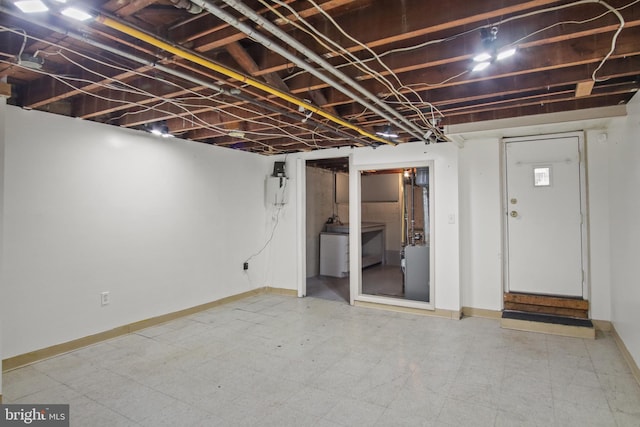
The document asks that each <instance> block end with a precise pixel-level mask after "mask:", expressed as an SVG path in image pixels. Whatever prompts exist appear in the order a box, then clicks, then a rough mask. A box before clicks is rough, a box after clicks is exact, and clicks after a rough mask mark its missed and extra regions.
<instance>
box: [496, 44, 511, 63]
mask: <svg viewBox="0 0 640 427" xmlns="http://www.w3.org/2000/svg"><path fill="white" fill-rule="evenodd" d="M515 53H516V48H515V47H512V48H510V49H507V50H503V51H502V52H498V56H496V59H497V60H498V61H500V60H502V59H505V58H508V57H510V56H513V55H515Z"/></svg>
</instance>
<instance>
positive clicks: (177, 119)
mask: <svg viewBox="0 0 640 427" xmlns="http://www.w3.org/2000/svg"><path fill="white" fill-rule="evenodd" d="M42 1H43V3H45V4H46V5H47V6H48V8H49V10H48V11H46V12H39V13H32V14H26V13H23V12H22V11H20V9H19V8H18V7H16V5H15V4H14V3H15V1H12V0H0V4H1V7H0V13H1V21H0V25H1V26H0V28H1V29H2V32H0V37H1V40H2V41H1V42H0V77H2V78H3V79H6V82H7V83H9V84H10V85H11V97H10V98H9V101H8V102H9V104H12V105H17V106H20V107H24V108H30V109H37V110H42V111H48V112H51V113H56V114H62V115H66V116H71V117H80V118H83V119H86V120H93V121H97V122H101V123H107V124H111V125H114V126H122V127H127V128H134V129H140V130H149V131H150V130H152V129H156V130H158V129H160V130H161V131H162V132H169V133H170V134H171V135H174V136H179V137H181V138H185V139H190V140H193V141H199V142H202V143H207V144H212V145H219V146H223V147H229V148H233V149H240V150H246V151H252V152H256V153H262V154H277V153H289V152H297V151H306V150H315V149H321V148H329V147H339V146H367V145H373V146H377V145H381V144H387V143H389V144H401V143H406V142H412V141H424V142H443V141H446V140H447V136H446V135H445V134H444V132H443V128H444V126H445V125H451V124H461V123H469V122H478V121H484V120H491V119H503V118H510V117H518V116H524V115H535V114H542V113H555V112H563V111H573V110H579V109H585V108H592V107H602V106H612V105H618V104H624V103H626V102H627V101H628V100H629V99H630V98H631V97H632V96H633V94H634V93H635V91H636V90H637V89H638V86H639V76H640V56H639V53H640V28H639V25H638V24H639V23H640V1H631V0H610V1H608V2H604V1H596V0H594V1H552V0H530V1H522V0H520V1H518V0H487V1H468V0H451V1H448V2H442V1H430V0H406V1H398V0H315V1H311V0H244V1H243V2H240V1H233V0H218V1H203V0H197V1H196V0H194V1H188V0H171V1H169V0H158V1H154V0H109V1H96V0H93V1H75V2H74V1H71V0H67V2H66V3H65V4H62V3H61V2H58V1H53V0H42ZM68 6H76V7H78V8H84V9H85V10H87V11H89V12H90V13H91V14H92V15H93V16H94V18H95V19H90V20H87V21H85V22H83V23H80V22H79V21H75V20H72V19H70V18H67V17H65V16H63V15H62V14H61V11H62V9H63V8H66V7H68ZM247 33H249V35H248V34H247ZM486 48H489V50H493V53H494V54H498V53H502V52H504V51H506V50H508V49H510V48H516V53H515V55H513V56H511V57H508V58H505V59H503V60H494V59H489V60H488V61H487V62H488V63H489V64H488V66H487V67H486V68H485V69H483V70H481V71H473V68H474V67H475V66H476V65H477V64H478V62H477V61H474V58H475V57H476V55H478V54H479V53H480V52H481V51H482V50H483V49H486ZM389 124H390V125H391V131H392V132H393V133H394V134H395V135H397V136H390V134H389V133H386V134H385V133H384V132H383V131H386V130H387V129H386V127H387V125H389ZM381 133H382V134H383V135H381Z"/></svg>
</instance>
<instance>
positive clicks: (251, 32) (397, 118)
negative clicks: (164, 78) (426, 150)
mask: <svg viewBox="0 0 640 427" xmlns="http://www.w3.org/2000/svg"><path fill="white" fill-rule="evenodd" d="M192 1H193V2H194V3H196V4H197V5H199V6H201V7H202V8H203V9H204V10H206V11H207V12H209V13H211V14H213V15H215V16H217V17H218V18H220V19H222V20H223V21H224V22H226V23H227V24H229V25H231V26H233V27H235V28H237V29H238V30H240V31H242V32H243V33H245V34H246V35H247V36H248V37H249V38H251V39H253V40H255V41H257V42H259V43H260V44H262V45H263V46H264V47H266V48H267V49H269V50H272V51H273V52H275V53H277V54H279V55H280V56H282V57H284V58H286V59H287V60H289V61H291V62H292V63H294V64H296V66H298V67H300V68H302V69H304V70H305V71H307V72H309V73H310V74H312V75H314V76H315V77H317V78H319V79H320V80H322V81H323V82H325V83H327V84H328V85H330V86H332V87H333V88H335V89H336V90H338V91H340V92H342V93H343V94H344V95H346V96H348V97H349V98H351V99H353V100H355V101H357V102H358V103H359V104H360V105H362V106H364V107H366V108H367V109H369V110H371V111H372V112H374V113H375V114H377V115H379V116H380V117H382V118H384V119H385V120H387V121H389V122H392V123H394V124H395V125H396V126H397V127H398V128H400V129H402V130H404V131H405V132H407V133H409V134H410V135H411V136H413V137H415V138H417V139H418V140H421V141H422V140H423V137H422V134H423V131H422V130H421V129H420V128H419V127H418V126H416V124H415V123H412V122H410V121H409V120H407V119H406V118H405V117H404V116H402V114H400V113H398V112H397V111H396V110H394V109H393V108H391V107H389V106H388V105H386V104H385V103H384V102H382V101H381V100H380V99H378V98H377V97H376V96H375V95H373V94H372V93H370V92H368V91H366V89H364V88H363V87H362V86H360V85H358V84H357V83H356V82H355V81H353V79H351V78H350V77H349V76H347V75H345V74H344V73H342V72H341V71H339V70H336V69H335V68H334V67H331V65H330V64H328V63H327V62H326V61H324V60H323V59H322V58H320V57H319V56H318V55H316V54H315V53H313V52H311V51H310V50H309V49H307V48H305V47H304V46H303V45H301V44H300V43H298V42H297V41H295V40H293V39H291V37H289V36H288V35H287V34H284V33H282V34H283V35H284V37H286V38H287V39H289V40H290V41H292V42H293V43H294V44H292V45H291V47H294V48H296V49H298V48H300V49H302V50H304V51H303V52H301V53H303V54H305V55H306V56H308V57H309V58H310V59H312V60H313V61H314V62H317V63H320V62H319V61H321V62H324V63H326V64H327V65H328V67H329V69H327V71H330V72H331V73H332V74H334V75H335V76H336V77H338V78H340V79H341V80H344V81H345V82H347V83H349V84H350V85H352V86H353V85H356V86H357V87H359V88H360V89H361V92H362V91H364V92H365V93H366V96H367V97H369V98H370V99H372V100H373V101H375V102H376V103H377V104H378V105H381V106H382V107H383V108H384V109H385V110H387V111H388V113H385V112H383V111H381V110H380V109H379V108H377V107H376V106H374V105H372V104H371V103H370V102H368V101H367V100H366V99H364V98H363V97H362V96H360V95H357V94H356V93H354V92H353V91H351V90H350V89H348V88H346V87H344V86H343V85H341V84H340V83H338V82H337V81H335V80H334V79H332V78H330V77H328V76H326V75H324V74H322V73H321V72H320V71H318V70H317V69H315V68H314V67H312V66H311V65H309V63H307V62H306V61H304V60H303V59H301V58H298V57H297V56H296V55H294V54H292V53H291V52H289V51H288V50H287V49H285V48H284V47H282V46H280V45H278V44H276V43H274V42H273V41H272V40H270V39H268V38H267V37H266V36H265V35H263V34H262V33H259V32H257V31H256V30H255V29H253V28H252V27H250V26H249V25H247V24H245V23H243V22H240V20H238V19H237V18H236V17H235V16H233V15H231V14H229V13H228V12H226V11H224V10H222V9H221V8H219V7H217V6H215V5H213V4H211V3H210V2H208V1H204V0H192ZM223 1H224V2H225V3H228V4H229V5H231V6H232V7H234V8H236V9H237V10H238V11H239V12H241V13H243V14H245V16H247V17H248V18H251V19H252V20H253V21H254V22H256V23H257V24H258V25H260V26H263V27H265V28H266V26H267V25H272V24H270V23H269V22H268V21H265V20H264V19H263V18H262V17H260V15H257V14H256V13H255V12H253V11H251V10H250V9H248V8H246V7H244V8H240V6H238V7H236V6H235V5H234V4H233V2H231V1H227V0H223ZM239 8H240V9H239ZM245 12H246V13H245ZM254 16H255V17H256V19H253V18H254ZM278 31H279V30H278ZM285 43H288V41H285ZM389 113H390V114H391V115H390V114H389ZM391 116H393V117H391Z"/></svg>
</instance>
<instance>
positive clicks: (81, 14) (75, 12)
mask: <svg viewBox="0 0 640 427" xmlns="http://www.w3.org/2000/svg"><path fill="white" fill-rule="evenodd" d="M60 13H62V14H63V15H64V16H66V17H68V18H72V19H75V20H78V21H86V20H88V19H91V18H93V16H92V15H91V14H90V13H87V12H85V11H84V10H80V9H77V8H75V7H68V8H66V9H63V10H62V12H60Z"/></svg>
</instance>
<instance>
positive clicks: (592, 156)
mask: <svg viewBox="0 0 640 427" xmlns="http://www.w3.org/2000/svg"><path fill="white" fill-rule="evenodd" d="M619 125H620V124H618V123H615V122H612V123H611V124H610V125H609V126H608V127H607V128H603V129H594V130H589V131H587V132H586V147H587V209H588V212H589V218H588V219H589V223H588V233H589V236H588V237H589V283H590V289H589V294H590V296H589V306H590V310H591V318H592V319H597V320H611V265H610V247H609V239H610V236H609V224H610V221H611V217H610V214H609V191H610V184H609V145H610V144H609V142H610V141H609V140H608V129H609V128H615V127H617V126H619Z"/></svg>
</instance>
